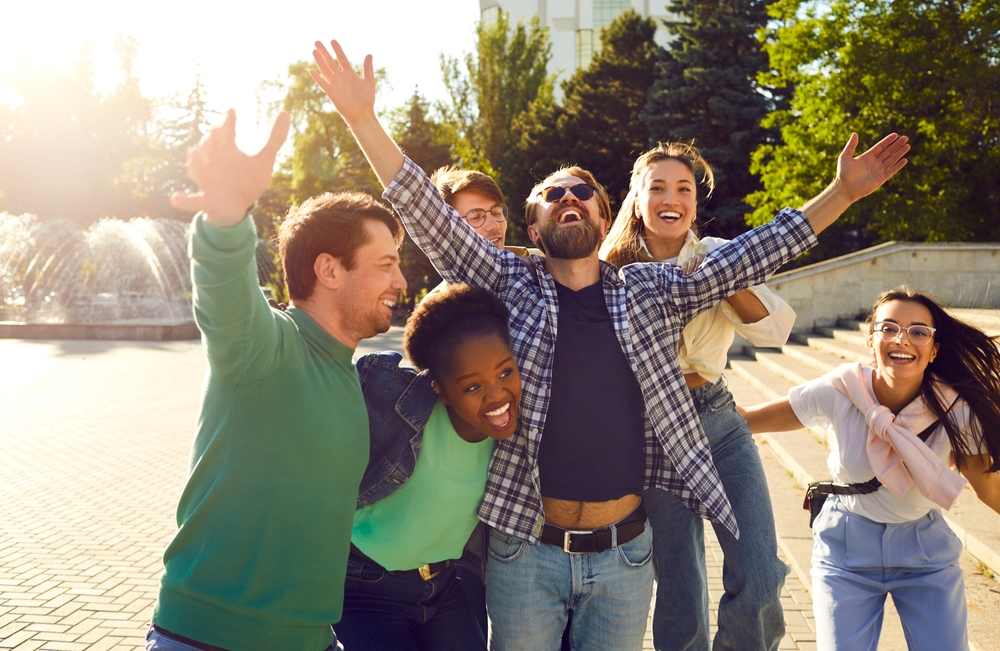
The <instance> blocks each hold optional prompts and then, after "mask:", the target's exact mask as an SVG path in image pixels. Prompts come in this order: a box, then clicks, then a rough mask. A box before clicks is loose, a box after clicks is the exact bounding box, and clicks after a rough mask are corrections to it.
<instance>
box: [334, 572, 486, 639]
mask: <svg viewBox="0 0 1000 651" xmlns="http://www.w3.org/2000/svg"><path fill="white" fill-rule="evenodd" d="M333 628H334V630H335V631H336V632H337V639H339V640H340V641H341V642H343V643H344V646H345V647H346V648H347V649H348V650H349V651H485V649H486V638H485V636H484V635H483V632H482V630H481V629H480V627H479V622H478V621H477V620H476V615H475V613H474V612H473V609H472V606H471V605H470V604H469V600H468V599H467V598H466V596H465V593H464V592H463V591H462V587H461V585H460V584H459V581H458V578H457V577H456V575H455V568H454V566H451V567H449V568H447V569H445V570H444V571H442V572H441V573H440V574H438V575H437V576H435V577H434V578H432V579H431V580H429V581H424V580H423V579H422V578H421V577H420V575H419V574H418V573H417V572H416V571H415V570H411V571H408V572H389V571H387V570H385V569H384V568H383V567H382V566H380V565H378V564H376V563H372V562H370V561H366V560H362V559H360V558H356V557H355V556H349V557H348V559H347V580H346V582H345V584H344V614H343V616H342V617H341V619H340V621H339V622H337V623H336V624H334V627H333Z"/></svg>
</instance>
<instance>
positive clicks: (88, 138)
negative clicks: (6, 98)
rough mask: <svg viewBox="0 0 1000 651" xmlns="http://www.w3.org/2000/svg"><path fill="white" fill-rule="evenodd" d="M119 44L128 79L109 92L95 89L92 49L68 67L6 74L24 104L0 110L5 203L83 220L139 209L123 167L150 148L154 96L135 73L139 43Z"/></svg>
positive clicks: (11, 208) (0, 186)
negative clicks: (151, 97)
mask: <svg viewBox="0 0 1000 651" xmlns="http://www.w3.org/2000/svg"><path fill="white" fill-rule="evenodd" d="M115 46H116V51H117V54H118V58H119V65H120V67H121V69H122V71H123V73H124V78H123V80H122V81H121V83H119V85H118V87H117V88H116V89H115V92H114V93H113V94H111V95H109V96H107V97H102V96H101V95H100V94H99V93H97V91H96V90H95V89H94V83H93V77H94V71H93V65H92V62H91V59H90V53H89V49H88V48H84V49H83V50H82V51H81V53H80V55H79V57H78V58H77V60H76V63H75V65H74V67H73V69H72V70H71V71H69V72H67V73H62V72H56V71H53V70H51V69H46V70H41V71H39V70H34V69H32V68H26V67H20V68H15V69H12V70H10V71H8V72H7V73H6V74H5V76H4V78H5V81H6V82H7V83H8V85H9V86H10V87H11V88H12V90H13V91H14V92H15V93H16V94H17V95H18V96H19V97H20V98H21V103H20V104H18V105H17V106H14V107H10V106H7V107H4V108H3V109H2V112H0V123H2V125H3V126H2V127H0V129H2V131H3V135H4V138H2V139H0V210H5V211H7V212H11V213H14V214H18V213H24V212H28V213H35V214H37V215H39V216H40V217H43V218H46V219H48V218H61V219H69V220H72V221H75V222H78V223H88V222H90V221H93V220H95V219H99V218H101V217H107V216H117V217H126V218H127V217H133V216H135V214H136V209H135V203H134V201H133V198H134V197H133V188H134V184H133V183H132V182H131V180H130V179H128V177H127V176H123V175H122V171H123V168H124V167H125V166H126V164H127V163H128V162H129V161H132V160H133V159H135V158H136V157H141V156H144V155H145V154H146V152H147V151H148V148H149V137H150V118H151V111H152V102H151V100H149V99H147V98H146V97H144V96H143V95H142V93H141V92H140V91H139V87H138V80H137V79H136V78H135V76H134V74H133V66H132V63H133V61H134V58H135V54H136V52H137V50H138V44H137V43H136V42H135V41H134V40H133V39H119V40H118V41H117V42H116V44H115Z"/></svg>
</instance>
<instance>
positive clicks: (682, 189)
mask: <svg viewBox="0 0 1000 651" xmlns="http://www.w3.org/2000/svg"><path fill="white" fill-rule="evenodd" d="M641 188H642V189H641V190H640V191H639V195H638V201H637V202H636V210H637V211H638V213H639V214H638V217H640V218H641V219H642V225H643V237H644V238H645V240H646V244H647V246H649V248H650V250H651V251H654V250H656V249H659V250H661V251H664V253H663V255H662V257H664V258H672V257H674V256H676V255H677V254H678V253H680V250H681V247H683V246H684V241H685V238H686V237H687V233H688V230H689V229H690V228H691V224H692V223H694V220H695V217H696V216H697V214H698V201H697V188H696V186H695V180H694V173H692V172H691V170H690V168H688V166H687V165H685V164H684V163H682V162H681V161H679V160H677V159H674V158H665V159H663V160H659V161H656V162H655V163H653V164H651V165H650V166H649V167H647V168H646V171H645V173H644V174H643V176H642V186H641ZM675 249H676V250H675ZM671 252H672V253H671ZM658 257H659V256H658Z"/></svg>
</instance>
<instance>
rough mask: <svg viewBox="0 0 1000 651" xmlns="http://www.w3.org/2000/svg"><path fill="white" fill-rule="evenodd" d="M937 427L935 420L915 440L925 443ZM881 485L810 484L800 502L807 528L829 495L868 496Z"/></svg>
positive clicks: (871, 481)
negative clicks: (805, 512) (807, 513)
mask: <svg viewBox="0 0 1000 651" xmlns="http://www.w3.org/2000/svg"><path fill="white" fill-rule="evenodd" d="M937 426H938V421H937V420H935V421H934V422H933V423H931V424H930V425H928V426H927V429H925V430H924V431H922V432H920V433H919V434H917V438H919V439H920V440H921V441H923V442H924V443H926V442H927V439H929V438H930V437H931V433H932V432H933V431H934V430H935V428H937ZM881 485H882V482H880V481H879V480H878V478H877V477H872V478H871V479H869V480H868V481H866V482H861V483H859V484H840V483H838V482H835V481H830V480H825V481H814V482H812V483H811V484H809V486H808V487H807V488H806V498H805V500H803V502H802V508H803V509H805V510H806V511H809V526H810V527H812V526H813V521H815V520H816V516H817V515H819V512H820V511H821V510H823V504H824V503H826V498H827V497H829V496H830V495H868V494H869V493H874V492H875V491H877V490H878V489H879V487H880V486H881Z"/></svg>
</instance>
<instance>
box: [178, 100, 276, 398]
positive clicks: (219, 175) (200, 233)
mask: <svg viewBox="0 0 1000 651" xmlns="http://www.w3.org/2000/svg"><path fill="white" fill-rule="evenodd" d="M288 124H289V116H288V114H287V113H281V114H279V115H278V118H277V120H275V123H274V127H273V128H272V130H271V137H270V139H269V140H268V142H267V144H266V145H265V146H264V148H263V149H261V151H260V152H259V153H257V154H255V155H253V156H248V155H246V154H244V153H243V152H241V151H240V150H239V149H237V148H236V115H235V114H234V113H233V111H229V113H228V114H227V115H226V119H225V122H223V124H222V126H220V127H217V128H215V129H212V130H211V131H210V132H209V133H208V135H207V136H206V137H205V139H204V140H203V141H202V142H201V144H199V145H198V146H197V147H196V148H195V149H193V150H191V152H190V153H189V154H188V160H187V169H188V174H189V175H190V177H191V179H192V180H193V181H194V182H195V183H197V184H198V192H196V193H192V194H183V193H180V192H178V193H176V194H174V195H173V196H172V197H171V203H172V204H173V205H174V206H176V207H177V208H180V209H181V210H191V211H202V212H201V214H200V215H199V216H198V217H196V218H195V220H194V223H193V225H192V229H191V274H192V278H193V296H192V302H193V303H194V315H195V321H196V322H197V324H198V328H199V329H200V330H201V331H202V333H203V335H204V341H205V351H206V355H207V357H208V362H209V366H210V367H211V369H212V376H213V378H215V379H216V380H219V381H223V382H236V381H252V380H254V379H256V378H258V377H263V376H264V375H267V374H268V373H270V372H271V371H272V370H273V369H274V367H275V364H277V363H280V360H281V337H280V334H279V331H278V325H277V323H276V321H275V317H274V315H273V314H272V310H271V308H270V307H268V305H267V303H266V302H265V300H264V295H263V294H262V293H261V291H260V289H259V288H258V283H257V267H256V264H255V255H254V252H255V250H256V248H257V233H256V231H255V230H254V224H253V220H251V219H244V218H245V216H246V214H247V211H248V209H249V208H250V207H251V206H252V205H253V204H254V202H256V201H257V199H258V198H260V195H261V194H263V192H264V190H265V189H266V188H267V184H268V183H269V182H270V180H271V172H272V170H273V169H274V159H275V156H277V153H278V149H280V148H281V143H283V142H284V140H285V137H286V136H287V134H288Z"/></svg>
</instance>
